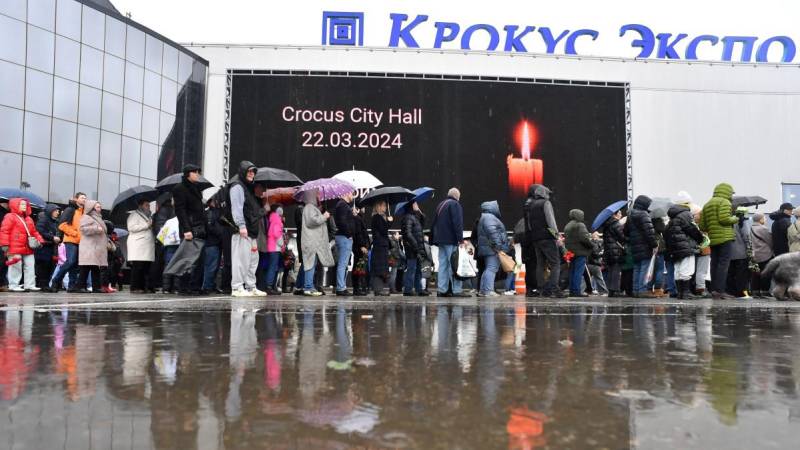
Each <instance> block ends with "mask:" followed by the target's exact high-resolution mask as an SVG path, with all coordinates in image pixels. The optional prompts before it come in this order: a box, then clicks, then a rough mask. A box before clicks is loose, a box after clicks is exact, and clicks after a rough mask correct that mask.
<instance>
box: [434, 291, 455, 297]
mask: <svg viewBox="0 0 800 450" xmlns="http://www.w3.org/2000/svg"><path fill="white" fill-rule="evenodd" d="M436 296H437V297H452V296H453V294H451V293H449V292H437V293H436Z"/></svg>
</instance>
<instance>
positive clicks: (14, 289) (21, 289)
mask: <svg viewBox="0 0 800 450" xmlns="http://www.w3.org/2000/svg"><path fill="white" fill-rule="evenodd" d="M8 292H25V289H24V288H21V287H19V286H14V287H9V288H8Z"/></svg>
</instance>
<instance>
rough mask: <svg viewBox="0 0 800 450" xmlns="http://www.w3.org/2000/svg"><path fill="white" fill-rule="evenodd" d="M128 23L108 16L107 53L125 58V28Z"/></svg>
mask: <svg viewBox="0 0 800 450" xmlns="http://www.w3.org/2000/svg"><path fill="white" fill-rule="evenodd" d="M126 27H127V25H125V24H124V23H122V22H120V21H119V20H117V19H114V18H112V17H110V16H106V53H111V54H112V55H116V56H119V57H120V58H125V28H126Z"/></svg>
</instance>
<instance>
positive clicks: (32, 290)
mask: <svg viewBox="0 0 800 450" xmlns="http://www.w3.org/2000/svg"><path fill="white" fill-rule="evenodd" d="M41 290H42V288H38V287H35V286H34V287H32V288H28V289H27V291H28V292H39V291H41Z"/></svg>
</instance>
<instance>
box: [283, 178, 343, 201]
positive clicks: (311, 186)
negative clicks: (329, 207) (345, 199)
mask: <svg viewBox="0 0 800 450" xmlns="http://www.w3.org/2000/svg"><path fill="white" fill-rule="evenodd" d="M313 190H317V191H319V194H320V196H319V198H320V200H321V201H325V200H333V199H335V198H339V197H342V196H344V195H347V194H351V193H352V192H353V191H354V190H355V188H354V187H353V185H352V184H350V183H348V182H347V181H344V180H339V179H336V178H320V179H319V180H314V181H309V182H308V183H306V184H304V185H302V186H300V187H299V188H298V189H297V192H296V193H295V194H294V198H296V199H297V200H302V199H303V193H304V192H306V191H313Z"/></svg>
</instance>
